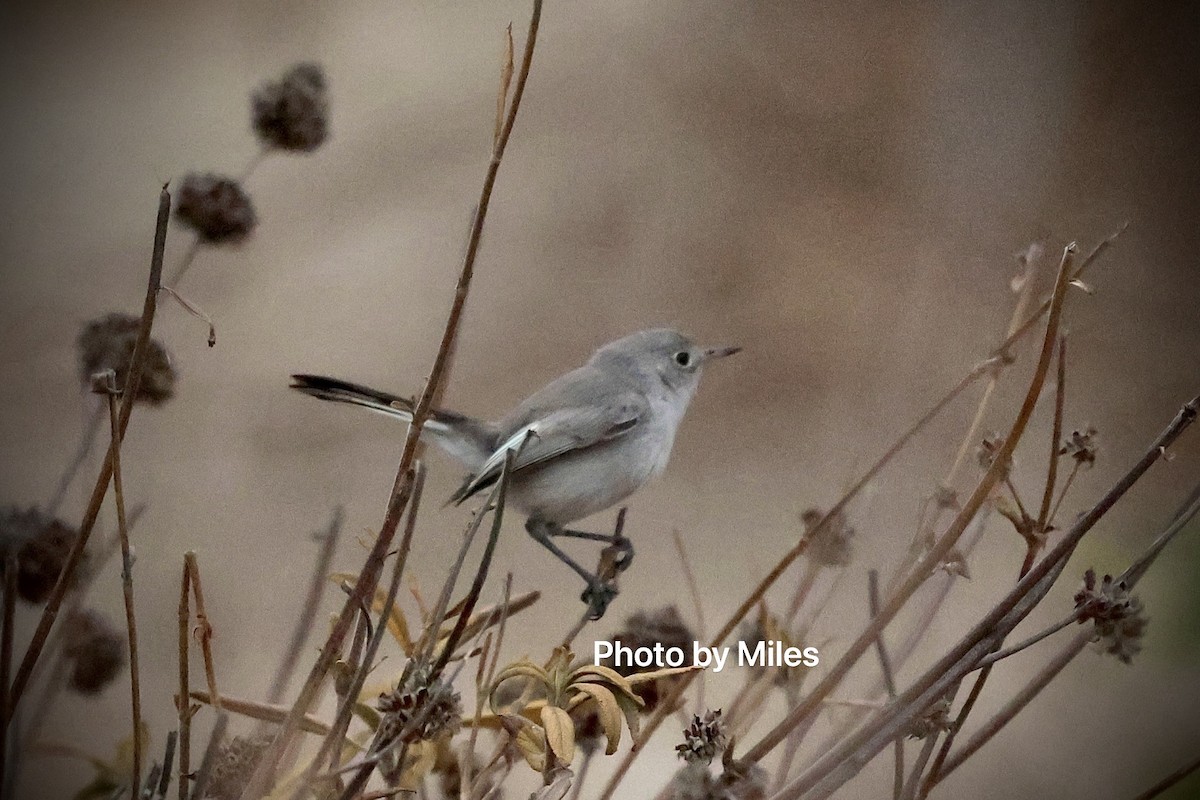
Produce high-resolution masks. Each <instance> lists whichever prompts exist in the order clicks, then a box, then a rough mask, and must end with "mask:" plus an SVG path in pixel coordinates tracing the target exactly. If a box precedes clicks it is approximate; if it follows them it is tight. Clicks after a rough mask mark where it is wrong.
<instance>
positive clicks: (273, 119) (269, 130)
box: [250, 63, 329, 153]
mask: <svg viewBox="0 0 1200 800" xmlns="http://www.w3.org/2000/svg"><path fill="white" fill-rule="evenodd" d="M250 116H251V120H252V123H253V126H254V133H255V134H256V135H257V136H258V138H259V141H261V142H262V143H263V144H264V145H265V146H267V147H274V148H278V149H280V150H287V151H290V152H296V153H311V152H312V151H313V150H316V149H317V148H318V147H320V146H321V145H322V144H323V143H324V142H325V140H326V139H327V138H328V137H329V97H328V94H327V92H326V81H325V72H324V70H322V69H321V66H320V65H319V64H312V63H303V64H297V65H295V66H294V67H292V68H291V69H289V70H288V71H287V72H286V73H284V75H283V77H282V78H281V79H280V80H278V81H271V82H269V83H266V84H263V86H261V87H260V88H259V89H258V90H257V91H255V92H254V94H253V96H251V98H250Z"/></svg>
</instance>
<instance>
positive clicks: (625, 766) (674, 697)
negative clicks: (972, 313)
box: [597, 223, 1128, 800]
mask: <svg viewBox="0 0 1200 800" xmlns="http://www.w3.org/2000/svg"><path fill="white" fill-rule="evenodd" d="M1127 224H1128V223H1126V225H1127ZM1126 225H1122V226H1121V227H1120V228H1119V229H1118V230H1116V231H1114V232H1113V233H1111V234H1109V236H1108V237H1107V238H1105V239H1104V240H1103V241H1101V242H1100V243H1099V244H1098V245H1096V247H1095V248H1093V249H1092V251H1091V252H1090V253H1088V255H1087V257H1086V258H1084V259H1083V262H1082V263H1081V264H1080V265H1079V268H1078V269H1076V270H1075V271H1074V272H1073V273H1072V274H1071V276H1070V277H1071V279H1076V278H1079V277H1081V276H1082V274H1083V272H1084V271H1085V270H1086V269H1087V268H1088V267H1089V266H1091V265H1092V263H1094V262H1095V261H1096V259H1098V258H1099V257H1100V256H1101V255H1102V254H1103V253H1104V252H1105V251H1107V250H1108V248H1109V247H1111V246H1112V243H1113V242H1114V241H1115V240H1116V239H1117V237H1118V236H1120V235H1121V233H1122V232H1123V231H1124V230H1125V227H1126ZM1053 304H1054V295H1052V296H1051V297H1049V298H1047V299H1046V300H1045V301H1044V302H1043V303H1042V304H1041V305H1040V306H1039V307H1038V308H1037V309H1036V310H1035V311H1034V312H1033V313H1032V314H1030V316H1029V317H1028V318H1027V319H1026V320H1025V322H1024V323H1022V324H1021V325H1020V326H1018V327H1017V329H1016V330H1014V331H1013V332H1012V333H1011V334H1009V336H1008V337H1007V338H1005V340H1004V341H1003V342H1001V343H1000V344H999V345H997V346H996V347H994V348H993V349H992V351H991V353H989V355H988V357H987V358H986V359H984V360H983V361H982V362H980V363H979V364H977V365H976V366H975V367H974V368H972V369H971V371H970V372H969V373H967V375H966V377H964V378H963V379H962V380H960V381H959V382H958V384H957V385H955V386H954V387H953V388H952V389H950V391H948V392H947V393H946V394H945V395H944V396H943V397H942V398H941V399H939V400H938V401H937V402H936V403H935V404H934V405H933V407H932V408H931V409H930V410H929V411H928V412H926V413H925V415H924V416H922V417H921V419H919V420H917V422H916V423H915V424H914V425H913V426H912V427H911V428H909V429H908V430H907V431H905V432H904V433H903V434H901V436H900V438H899V439H897V441H896V443H895V444H893V445H892V447H891V448H889V449H888V451H887V452H886V453H884V454H883V456H881V457H880V459H879V461H877V462H876V463H875V464H874V465H873V466H872V467H871V468H870V469H869V470H868V471H867V472H866V474H865V475H864V476H863V478H862V479H860V480H859V481H858V482H857V483H856V484H855V485H854V486H852V487H851V488H850V490H849V491H848V492H847V493H846V494H845V495H844V496H843V497H842V499H841V500H839V501H838V502H837V503H835V504H834V506H833V508H832V509H830V511H829V513H827V514H826V515H825V517H824V518H823V519H822V520H821V521H820V522H819V523H817V527H815V528H814V529H813V532H814V533H816V532H817V531H818V530H819V529H820V528H822V527H824V526H825V525H826V524H828V521H829V519H830V518H831V517H832V515H833V513H834V512H836V511H841V510H842V509H843V508H845V506H846V505H848V504H849V503H850V501H851V500H853V499H854V498H855V497H857V496H858V494H859V492H861V491H862V489H863V487H864V486H866V485H867V483H869V482H870V481H871V480H872V479H873V478H874V477H875V475H877V474H878V473H879V472H880V471H881V470H882V469H883V467H884V466H886V465H887V463H888V462H890V461H891V460H892V458H894V457H895V456H896V454H898V453H899V452H900V451H901V450H903V449H904V447H905V446H906V445H907V444H908V443H909V442H910V441H911V440H912V439H913V438H914V437H915V436H916V435H917V434H918V433H919V432H920V431H921V430H923V429H924V428H925V426H927V425H928V424H929V423H930V422H932V421H933V420H934V419H935V418H936V417H937V416H938V415H939V414H940V413H941V412H942V410H943V409H944V408H945V407H946V406H948V405H949V404H950V403H951V402H952V401H953V400H954V399H956V398H957V397H958V396H959V395H960V394H962V393H963V392H964V391H965V390H966V389H967V388H968V387H969V386H971V385H972V384H973V383H974V382H975V381H976V380H978V379H979V378H980V377H982V376H983V375H986V374H988V372H989V371H990V368H991V367H992V366H993V365H994V364H996V363H1000V362H1001V361H1002V360H1003V358H1004V356H1005V354H1006V353H1007V352H1008V350H1009V348H1011V347H1012V345H1013V344H1015V343H1016V342H1017V341H1019V340H1020V339H1022V338H1023V337H1024V336H1025V335H1026V334H1027V333H1029V331H1031V330H1032V329H1033V326H1034V325H1035V324H1036V323H1037V321H1038V320H1039V319H1041V318H1042V316H1043V315H1044V314H1046V313H1047V312H1048V311H1050V310H1051V308H1052V306H1053ZM804 547H805V542H804V541H803V540H802V541H801V542H800V543H798V544H797V545H796V546H795V547H793V548H792V549H791V550H789V551H788V552H787V553H786V554H785V555H784V556H783V558H782V559H780V561H779V563H778V564H777V565H776V567H775V568H774V569H772V570H771V572H770V573H769V574H768V575H767V576H766V577H765V578H763V580H762V581H761V582H760V583H759V584H758V586H756V587H755V588H754V590H753V591H752V592H751V594H750V596H749V597H748V598H747V600H746V601H745V602H743V603H742V605H741V606H739V607H738V609H737V610H736V611H735V612H734V614H733V616H732V617H730V619H729V621H728V622H726V624H725V626H724V627H723V628H722V629H721V631H720V632H719V633H718V634H717V636H716V637H715V639H714V642H713V643H712V646H714V647H719V646H720V645H721V644H723V643H724V641H725V639H726V638H727V637H728V636H729V635H730V634H731V633H732V632H733V630H734V629H735V628H736V627H737V625H738V624H739V623H740V622H741V621H742V619H744V618H745V616H746V614H748V613H750V610H751V609H752V608H754V606H755V605H757V603H758V601H759V600H760V599H761V598H762V597H763V596H764V595H765V594H766V591H767V589H769V588H770V587H771V586H772V585H774V583H775V581H777V580H778V579H779V577H780V576H781V575H782V574H783V573H784V572H785V571H786V570H787V568H788V567H789V566H790V565H791V564H792V563H793V562H794V561H795V560H796V559H797V558H798V557H799V556H800V555H801V553H803V552H804ZM694 679H695V673H686V674H684V675H682V676H681V677H680V679H679V681H678V682H677V684H676V685H675V688H674V689H672V691H671V693H670V694H669V695H668V696H667V697H666V699H665V701H664V703H663V704H662V706H660V707H659V708H658V709H657V710H656V711H655V712H654V714H653V715H652V716H651V717H650V718H649V719H648V720H646V722H645V724H644V727H643V728H642V734H641V736H639V737H638V738H637V741H636V742H635V743H634V746H633V748H632V749H631V750H630V752H629V753H627V754H626V755H625V757H624V758H623V759H622V760H621V761H620V763H618V764H617V767H616V769H615V770H614V772H613V774H612V776H611V777H610V778H609V781H608V783H607V784H606V785H605V787H604V791H603V792H602V793H601V795H600V796H599V798H597V800H612V797H613V795H614V793H615V792H616V789H617V787H618V786H619V785H620V783H621V781H622V779H623V778H624V777H625V775H626V773H628V772H629V768H630V767H631V766H632V765H633V762H634V760H635V759H636V758H637V757H638V755H639V754H640V753H641V751H642V749H643V745H644V744H645V743H646V742H647V741H648V740H649V739H650V737H651V736H653V735H654V733H655V731H657V730H658V728H659V727H660V726H661V725H662V723H663V721H664V720H665V719H666V718H667V716H668V715H669V714H670V711H669V710H668V709H670V708H673V707H674V705H675V704H676V703H677V702H678V701H679V698H680V697H681V696H682V695H683V693H684V692H685V691H686V690H687V687H688V686H689V685H690V684H691V682H692V681H693V680H694Z"/></svg>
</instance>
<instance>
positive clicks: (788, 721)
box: [743, 246, 1075, 762]
mask: <svg viewBox="0 0 1200 800" xmlns="http://www.w3.org/2000/svg"><path fill="white" fill-rule="evenodd" d="M1074 252H1075V251H1074V247H1073V246H1068V247H1067V248H1065V249H1064V250H1063V257H1062V262H1061V263H1060V265H1059V268H1058V278H1057V280H1056V281H1055V286H1054V298H1053V302H1052V303H1051V305H1050V313H1049V316H1048V318H1047V320H1046V334H1045V336H1044V337H1043V341H1042V351H1041V354H1040V356H1039V358H1038V364H1037V368H1036V370H1035V371H1034V375H1033V379H1032V380H1031V381H1030V384H1029V390H1028V391H1027V392H1026V393H1025V400H1024V402H1023V403H1022V404H1021V409H1020V411H1019V412H1018V413H1017V418H1016V419H1015V420H1014V421H1013V424H1012V428H1011V429H1010V430H1009V433H1008V435H1007V436H1006V437H1005V439H1004V444H1002V445H1001V446H1000V449H999V451H998V452H997V453H996V457H995V459H994V460H993V461H992V465H991V466H990V467H989V468H988V470H987V472H986V473H984V476H983V479H982V480H981V481H980V482H979V485H978V486H976V487H975V491H974V492H972V494H971V497H970V498H969V499H968V500H967V502H966V503H965V504H964V506H963V508H962V510H961V511H960V512H959V513H958V515H957V516H956V517H955V519H954V521H953V522H952V523H951V524H950V527H949V528H948V529H947V530H946V532H945V533H944V534H943V535H942V536H941V538H939V539H938V540H937V542H936V543H935V544H934V545H933V547H932V548H931V549H930V551H929V552H928V553H927V554H926V555H925V557H924V558H922V559H921V560H920V561H919V562H918V563H917V565H916V566H915V567H914V568H913V569H912V570H911V571H910V573H909V574H908V576H907V577H906V578H905V579H904V581H903V582H902V583H901V584H900V585H899V586H898V587H897V589H896V592H895V593H894V594H893V595H892V596H891V598H890V599H889V600H888V602H887V603H886V604H885V605H884V607H883V608H882V609H881V610H880V612H879V614H877V615H876V616H874V617H873V618H872V619H871V621H870V623H868V625H867V627H866V629H865V630H864V631H863V632H862V633H861V634H860V635H859V636H858V638H856V639H855V640H854V642H853V643H852V644H851V645H850V647H849V648H848V649H847V651H846V653H845V654H844V655H843V656H842V657H841V658H840V659H839V660H838V661H837V663H835V664H834V666H833V667H832V668H831V669H830V670H829V672H828V673H827V674H826V675H825V677H824V678H823V679H822V680H821V682H820V683H818V684H817V686H815V687H814V688H813V690H812V692H811V693H810V694H809V695H808V696H807V697H806V698H805V700H804V701H803V702H801V703H800V705H798V706H797V707H796V708H795V709H793V710H792V711H791V712H789V713H788V715H787V716H786V717H785V718H784V720H783V721H782V722H780V723H779V724H778V725H776V726H775V727H774V728H772V729H771V731H769V732H768V733H767V735H766V736H764V737H763V738H762V739H761V740H760V741H759V742H758V743H757V744H756V745H754V746H753V747H752V748H750V750H749V751H747V752H746V754H745V755H744V756H743V758H744V759H745V760H748V761H752V762H756V761H759V760H760V759H762V758H763V756H765V755H766V754H767V753H769V752H770V751H771V750H773V749H774V748H775V747H776V745H778V744H779V743H780V742H781V741H783V739H784V737H786V736H787V733H788V731H789V730H791V729H792V728H794V727H795V726H796V725H797V724H799V722H800V721H801V720H803V719H804V718H805V717H807V716H808V715H809V714H812V713H814V712H815V711H816V710H817V709H818V708H819V707H820V703H821V701H822V700H824V699H825V698H826V697H828V696H829V695H830V693H831V692H832V691H833V690H834V688H836V687H837V685H838V684H839V683H841V681H842V679H843V678H844V677H845V676H846V674H847V673H848V672H849V671H850V670H851V668H852V667H853V666H854V665H855V664H856V663H857V662H858V659H859V658H860V657H861V656H862V654H863V653H865V652H866V651H867V649H868V648H870V647H871V645H872V644H873V643H874V641H875V639H876V637H878V636H879V633H880V632H881V631H882V630H883V629H884V628H885V627H886V626H887V624H888V623H889V622H891V621H892V619H894V618H895V616H896V615H897V614H898V613H899V612H900V609H901V608H903V607H904V604H905V603H906V602H907V601H908V599H909V598H910V597H911V596H912V595H913V593H914V592H916V590H917V589H918V588H920V586H921V584H922V583H924V582H925V579H926V578H927V577H928V576H929V575H930V574H931V573H932V572H933V570H934V569H935V568H936V567H937V565H938V564H940V563H941V562H942V561H943V560H944V559H945V558H946V556H947V555H948V554H949V552H950V550H951V549H952V548H953V547H954V545H955V543H956V542H957V541H958V538H959V536H961V535H962V533H963V531H964V530H965V529H966V527H967V524H968V523H969V522H970V521H971V519H972V518H973V517H974V516H975V514H976V513H978V512H979V509H980V507H981V506H982V505H983V503H984V501H985V500H986V499H987V498H988V497H989V496H990V494H991V491H992V488H993V487H994V486H995V485H996V483H997V482H998V481H999V480H1000V479H1001V478H1002V477H1003V474H1004V470H1005V469H1007V466H1008V461H1009V459H1010V458H1011V457H1012V454H1013V450H1014V449H1015V448H1016V446H1017V442H1018V441H1019V440H1020V438H1021V435H1022V434H1023V433H1024V432H1025V426H1026V425H1027V424H1028V422H1029V418H1030V417H1031V416H1032V415H1033V409H1034V406H1036V405H1037V400H1038V397H1039V396H1040V395H1041V390H1042V386H1043V385H1044V383H1045V380H1046V372H1047V370H1048V369H1049V367H1050V356H1051V353H1052V352H1053V350H1054V340H1055V337H1056V336H1057V334H1058V325H1059V320H1060V319H1061V316H1062V306H1063V301H1064V300H1065V298H1066V285H1067V277H1068V276H1069V275H1070V274H1071V264H1072V258H1073V254H1074Z"/></svg>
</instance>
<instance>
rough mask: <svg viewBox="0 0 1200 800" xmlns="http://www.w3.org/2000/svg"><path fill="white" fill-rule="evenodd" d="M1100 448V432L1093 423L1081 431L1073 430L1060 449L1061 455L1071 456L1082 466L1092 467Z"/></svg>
mask: <svg viewBox="0 0 1200 800" xmlns="http://www.w3.org/2000/svg"><path fill="white" fill-rule="evenodd" d="M1099 449H1100V434H1099V433H1098V432H1097V431H1096V429H1095V428H1093V427H1092V426H1091V425H1088V426H1087V427H1086V428H1084V429H1083V430H1081V431H1071V433H1070V434H1069V435H1068V436H1066V437H1065V438H1064V439H1063V442H1062V447H1060V448H1059V449H1058V454H1059V455H1060V456H1070V457H1071V458H1073V459H1075V463H1077V464H1079V465H1080V466H1084V467H1090V466H1092V465H1093V464H1095V463H1096V452H1097V451H1098V450H1099Z"/></svg>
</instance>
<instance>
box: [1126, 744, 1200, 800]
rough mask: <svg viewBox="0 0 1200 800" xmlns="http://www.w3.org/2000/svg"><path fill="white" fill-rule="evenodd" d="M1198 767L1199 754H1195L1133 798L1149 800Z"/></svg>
mask: <svg viewBox="0 0 1200 800" xmlns="http://www.w3.org/2000/svg"><path fill="white" fill-rule="evenodd" d="M1198 769H1200V755H1198V756H1196V757H1195V758H1193V759H1192V760H1191V761H1189V762H1188V763H1186V764H1184V765H1183V766H1182V767H1180V768H1179V769H1177V770H1175V771H1174V772H1172V773H1171V774H1170V775H1168V776H1167V777H1165V778H1163V779H1162V780H1161V781H1159V782H1158V783H1156V784H1154V785H1153V786H1151V787H1150V788H1149V789H1147V790H1146V791H1144V792H1142V793H1141V794H1139V795H1138V796H1137V797H1135V798H1133V800H1151V798H1154V797H1158V796H1159V795H1160V794H1162V793H1163V792H1165V791H1166V790H1167V789H1170V788H1171V787H1172V786H1174V785H1175V784H1177V783H1179V782H1180V781H1182V780H1183V779H1184V778H1186V777H1187V776H1189V775H1191V774H1192V773H1193V772H1195V771H1196V770H1198Z"/></svg>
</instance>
